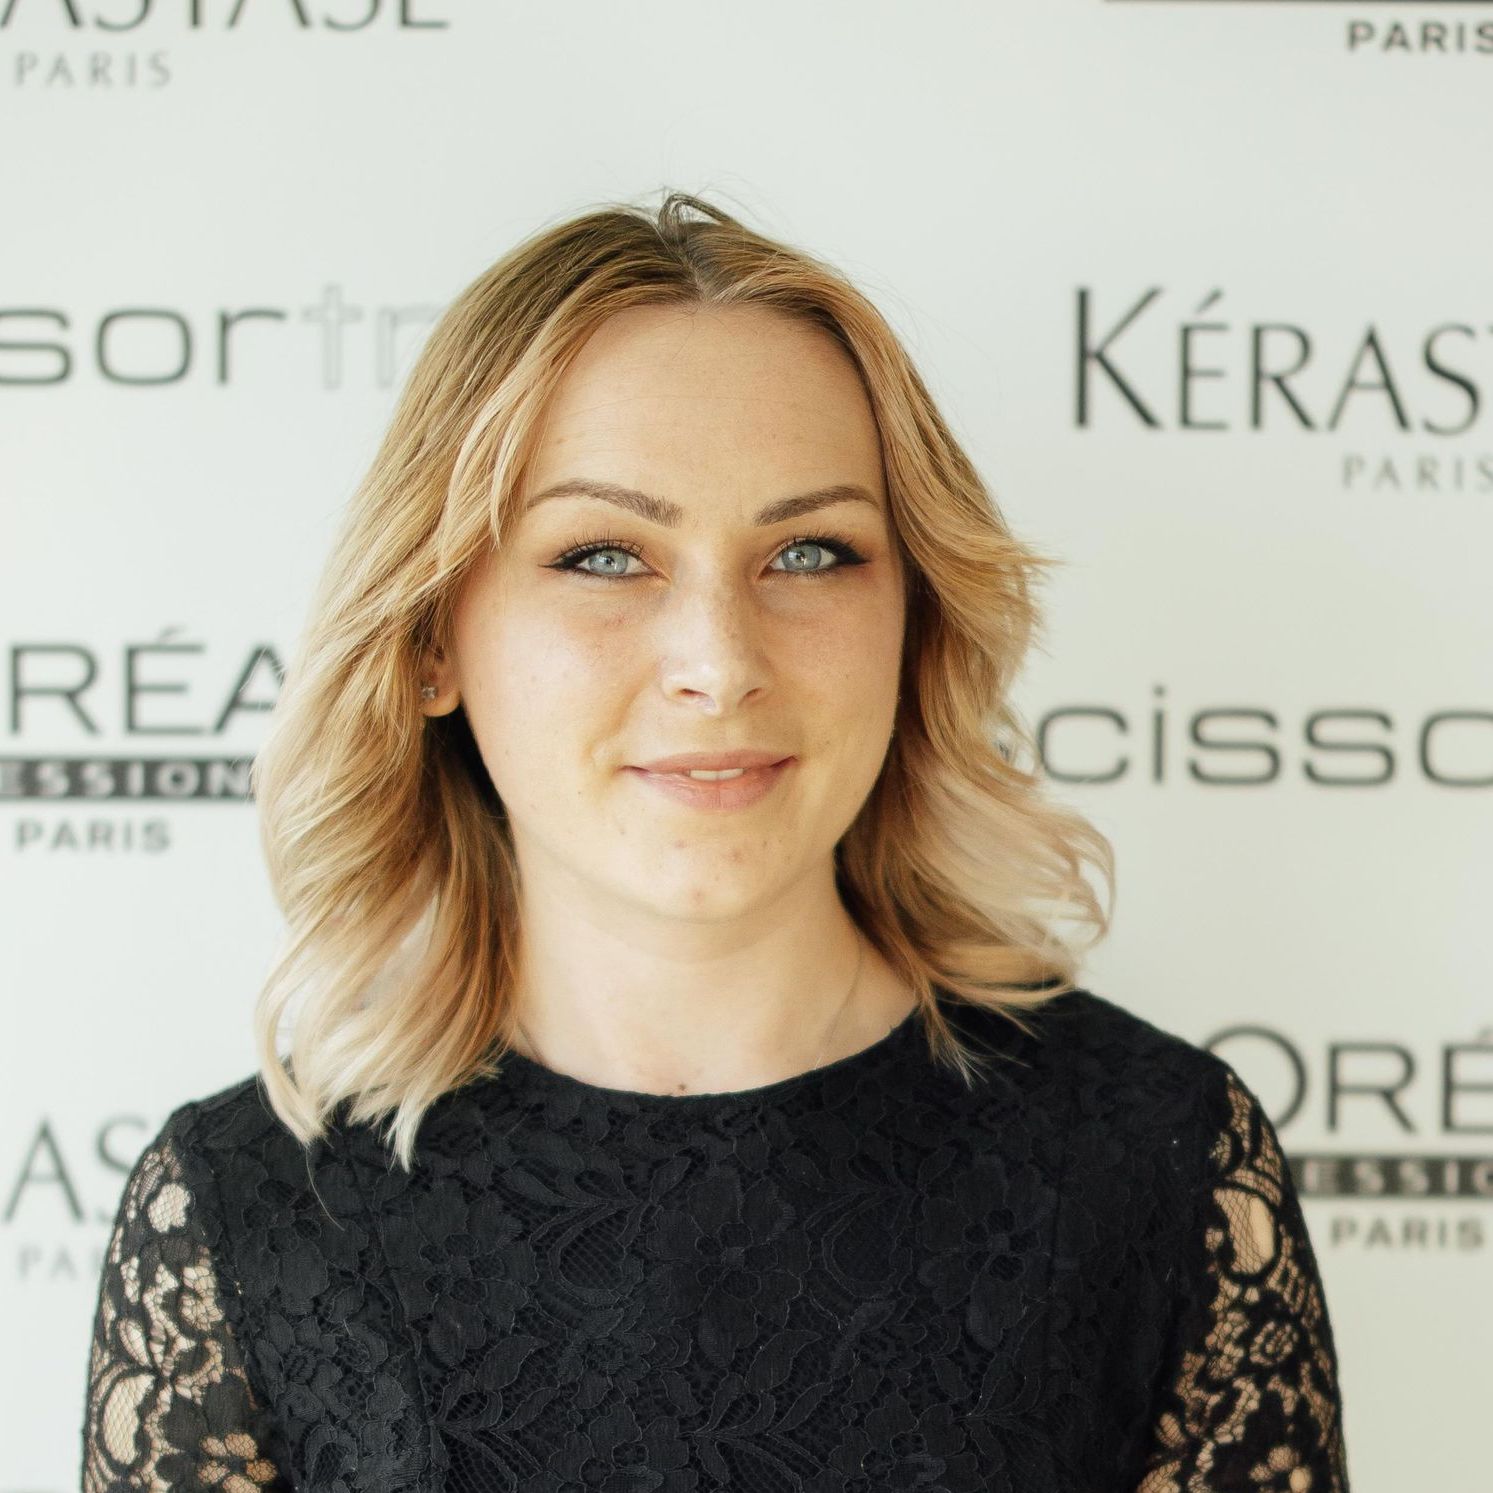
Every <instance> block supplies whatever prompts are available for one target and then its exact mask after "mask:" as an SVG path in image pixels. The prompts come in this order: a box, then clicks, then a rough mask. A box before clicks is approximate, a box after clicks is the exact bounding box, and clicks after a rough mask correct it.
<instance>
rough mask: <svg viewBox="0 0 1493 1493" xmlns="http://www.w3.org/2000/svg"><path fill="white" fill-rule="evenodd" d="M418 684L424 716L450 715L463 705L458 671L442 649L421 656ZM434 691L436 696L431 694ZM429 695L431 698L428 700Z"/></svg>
mask: <svg viewBox="0 0 1493 1493" xmlns="http://www.w3.org/2000/svg"><path fill="white" fill-rule="evenodd" d="M416 684H417V693H418V695H419V704H420V713H421V714H422V715H450V714H451V712H452V711H453V710H455V709H456V707H457V706H458V705H459V704H460V703H461V691H460V690H459V689H457V687H456V670H455V669H454V668H453V667H452V664H451V660H450V659H449V658H447V657H446V654H445V652H444V650H442V649H440V648H437V649H435V650H434V652H432V653H425V654H421V656H420V668H419V670H418V677H417V680H416ZM432 690H434V694H431V693H430V692H431V691H432ZM427 695H429V696H430V698H428V699H427V698H426V696H427Z"/></svg>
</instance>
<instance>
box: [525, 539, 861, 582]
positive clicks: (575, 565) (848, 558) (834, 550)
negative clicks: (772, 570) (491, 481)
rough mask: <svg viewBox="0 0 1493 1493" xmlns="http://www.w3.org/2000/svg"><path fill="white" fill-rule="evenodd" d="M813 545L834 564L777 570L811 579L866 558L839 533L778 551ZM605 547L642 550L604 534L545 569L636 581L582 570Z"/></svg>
mask: <svg viewBox="0 0 1493 1493" xmlns="http://www.w3.org/2000/svg"><path fill="white" fill-rule="evenodd" d="M809 544H812V545H815V546H817V547H818V548H820V549H823V550H826V551H828V552H829V553H830V554H832V555H834V556H835V564H833V565H827V566H824V567H822V568H820V569H818V570H785V571H779V572H778V574H780V575H801V576H807V577H810V578H818V577H820V576H828V575H833V574H834V573H835V572H836V571H839V570H845V569H849V568H851V567H853V566H856V565H864V564H865V563H866V557H865V556H864V555H863V554H861V552H860V551H859V550H858V549H856V547H855V546H854V545H853V544H852V543H851V542H850V540H849V539H847V538H845V536H844V535H842V534H800V535H799V536H798V537H797V538H796V539H790V540H789V541H788V543H787V544H785V545H784V546H783V549H782V550H779V551H778V553H779V554H782V553H783V550H790V549H794V548H796V547H797V546H799V545H809ZM608 550H617V551H619V552H621V553H622V554H626V555H631V556H632V557H633V558H634V559H641V558H642V555H643V551H642V549H641V547H640V546H638V545H636V544H633V543H631V542H630V541H629V540H626V539H616V538H612V537H610V536H608V535H603V536H602V537H601V538H600V539H593V540H588V541H587V542H586V543H584V544H576V545H573V546H571V548H569V549H567V550H566V551H565V552H564V553H563V554H562V555H560V556H559V557H558V558H556V559H555V560H553V561H551V562H550V563H549V564H548V565H547V566H546V567H545V568H546V569H547V570H560V571H571V572H574V573H575V574H576V575H583V576H587V577H589V578H591V579H593V580H599V581H610V580H621V581H631V580H637V579H638V577H637V576H635V575H624V574H621V573H617V574H614V575H605V574H603V573H602V572H601V571H597V570H584V569H582V568H581V562H582V561H583V560H586V559H588V558H589V557H590V556H592V555H595V554H601V553H604V552H606V551H608Z"/></svg>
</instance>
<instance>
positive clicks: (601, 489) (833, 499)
mask: <svg viewBox="0 0 1493 1493" xmlns="http://www.w3.org/2000/svg"><path fill="white" fill-rule="evenodd" d="M549 498H600V499H601V500H602V502H604V503H615V504H616V506H617V507H619V508H626V509H628V510H629V511H630V512H632V513H636V514H637V515H638V516H639V517H640V518H645V519H647V520H648V521H649V522H650V523H655V524H661V525H662V526H663V527H664V528H666V529H677V528H678V527H679V526H680V524H682V523H683V522H684V509H683V508H681V507H680V506H679V504H678V503H671V502H669V500H668V499H667V498H656V497H654V496H652V495H651V494H650V493H645V492H638V491H637V490H636V489H635V488H631V487H619V486H618V485H617V484H616V483H615V482H597V481H595V480H594V479H592V478H590V477H567V478H566V479H565V480H564V481H563V482H556V483H554V484H553V485H552V486H550V487H547V488H545V489H544V491H543V492H541V493H536V494H535V495H534V496H533V497H532V498H530V499H529V500H528V502H527V503H525V504H524V512H525V513H527V512H529V510H530V509H532V508H534V507H536V506H537V505H538V504H540V503H543V502H545V501H546V500H547V499H549ZM834 503H869V504H870V505H871V506H872V507H873V508H876V509H878V510H879V509H880V507H881V504H880V503H878V502H877V500H876V499H875V498H874V497H872V495H871V494H870V493H869V492H868V491H867V490H866V489H865V488H864V487H861V486H860V485H859V484H858V483H855V482H838V483H835V484H833V485H832V486H830V487H819V488H815V489H814V491H813V492H805V493H798V494H797V495H796V496H794V497H791V498H778V499H777V500H776V501H775V502H772V503H769V504H768V505H767V506H766V507H765V508H759V509H758V510H757V512H756V514H755V515H754V516H753V518H752V523H753V524H754V525H755V526H757V527H759V528H761V527H765V526H766V525H768V524H780V523H782V522H783V521H784V520H785V519H790V518H798V517H799V516H800V515H802V514H805V513H813V512H814V511H815V510H816V509H818V508H828V507H830V506H831V505H832V504H834Z"/></svg>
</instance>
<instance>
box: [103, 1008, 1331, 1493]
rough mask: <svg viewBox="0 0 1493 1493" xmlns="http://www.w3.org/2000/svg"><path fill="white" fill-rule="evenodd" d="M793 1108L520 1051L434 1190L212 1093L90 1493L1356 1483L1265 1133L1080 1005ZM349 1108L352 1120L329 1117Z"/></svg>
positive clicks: (444, 1150)
mask: <svg viewBox="0 0 1493 1493" xmlns="http://www.w3.org/2000/svg"><path fill="white" fill-rule="evenodd" d="M944 1001H945V1005H946V1007H947V1009H948V1011H949V1014H950V1018H951V1019H952V1020H954V1021H955V1022H957V1024H958V1025H959V1027H960V1029H961V1030H962V1031H963V1032H964V1033H966V1035H967V1036H968V1038H969V1040H970V1041H971V1042H972V1043H973V1044H975V1045H977V1046H978V1047H979V1048H980V1049H982V1050H985V1051H989V1052H992V1053H993V1054H994V1055H993V1056H992V1057H991V1058H990V1059H989V1066H988V1071H987V1072H986V1074H985V1076H984V1077H983V1078H982V1079H981V1080H980V1082H979V1083H978V1085H977V1086H976V1087H975V1088H974V1089H973V1090H971V1089H969V1088H968V1087H966V1085H965V1083H964V1080H963V1079H961V1078H960V1076H959V1075H958V1074H957V1073H954V1072H953V1071H952V1070H950V1069H947V1068H944V1067H942V1066H939V1065H937V1064H935V1063H934V1062H933V1060H932V1058H931V1056H930V1055H929V1053H928V1050H927V1048H926V1045H925V1042H924V1038H923V1033H922V1026H921V1020H920V1018H919V1017H918V1016H917V1014H916V1013H914V1014H913V1015H911V1016H909V1017H907V1018H906V1020H905V1021H903V1022H902V1024H901V1025H899V1026H897V1027H895V1028H893V1030H892V1031H891V1032H890V1033H888V1034H887V1035H886V1036H884V1037H883V1038H881V1039H880V1040H879V1041H877V1042H876V1043H874V1044H873V1045H872V1046H870V1047H867V1048H865V1049H863V1050H862V1051H861V1052H858V1053H855V1054H853V1055H852V1056H850V1057H847V1058H844V1059H842V1060H840V1061H838V1062H833V1063H830V1064H828V1065H826V1066H824V1067H821V1068H818V1069H815V1070H813V1071H811V1072H808V1073H805V1074H800V1075H798V1076H797V1077H794V1078H789V1079H786V1080H784V1081H782V1082H779V1083H774V1084H769V1085H766V1086H765V1087H761V1088H756V1089H749V1090H743V1091H737V1092H731V1093H723V1094H698V1095H685V1096H670V1095H649V1094H641V1093H632V1092H629V1091H625V1090H616V1089H607V1088H600V1087H596V1086H594V1085H590V1084H587V1083H584V1082H582V1081H580V1080H578V1079H573V1078H570V1077H568V1076H566V1075H564V1074H561V1073H558V1072H554V1071H552V1070H550V1069H548V1068H545V1067H542V1066H541V1065H539V1064H538V1063H536V1062H533V1061H531V1060H529V1059H527V1058H524V1057H522V1056H520V1055H518V1054H516V1053H510V1054H509V1055H508V1056H507V1057H506V1058H505V1059H504V1060H503V1063H502V1071H501V1074H500V1075H498V1076H494V1077H486V1078H481V1079H478V1080H477V1081H475V1082H474V1083H471V1084H468V1085H466V1086H464V1087H463V1088H461V1089H457V1090H453V1091H451V1092H449V1093H447V1094H445V1095H443V1096H442V1097H441V1098H440V1099H439V1100H438V1101H437V1102H436V1104H435V1105H434V1106H433V1108H432V1109H431V1110H429V1111H428V1112H427V1114H426V1116H425V1119H424V1121H423V1124H422V1128H421V1130H420V1140H419V1145H418V1151H417V1158H416V1159H417V1166H416V1169H415V1171H414V1173H413V1175H410V1174H407V1173H406V1172H405V1171H404V1170H403V1169H402V1168H401V1167H399V1166H398V1165H397V1164H393V1163H391V1162H390V1160H389V1158H388V1153H387V1150H386V1149H385V1148H384V1145H383V1143H382V1142H381V1141H380V1140H379V1139H378V1136H377V1133H376V1131H375V1130H374V1129H372V1128H371V1127H366V1126H349V1125H346V1124H339V1125H338V1126H337V1127H336V1128H335V1129H334V1131H333V1132H332V1134H331V1136H330V1137H329V1140H328V1141H327V1142H326V1143H322V1144H318V1145H317V1146H316V1147H314V1148H313V1150H312V1152H311V1153H310V1155H309V1157H308V1155H307V1153H305V1152H304V1151H303V1150H302V1149H301V1148H300V1147H299V1145H298V1144H297V1143H296V1142H295V1140H294V1138H293V1137H292V1136H291V1135H290V1133H289V1132H288V1131H287V1130H286V1129H285V1128H284V1127H283V1126H282V1125H281V1124H280V1122H279V1121H278V1120H277V1119H276V1118H275V1117H274V1115H273V1114H272V1112H271V1111H270V1110H269V1108H268V1106H267V1104H266V1103H265V1102H264V1100H263V1097H262V1093H261V1091H260V1089H259V1087H258V1084H257V1082H256V1080H255V1079H254V1078H252V1077H251V1078H249V1079H246V1080H244V1081H243V1082H241V1083H238V1084H236V1085H234V1086H233V1087H231V1088H228V1089H225V1090H224V1091H222V1092H221V1093H219V1094H216V1095H214V1096H212V1097H210V1098H207V1099H202V1100H199V1101H194V1102H191V1103H188V1104H184V1105H182V1106H181V1107H180V1108H179V1109H177V1110H175V1111H174V1112H173V1113H172V1114H171V1116H170V1117H169V1119H168V1120H167V1121H166V1122H165V1124H164V1126H163V1127H162V1129H161V1131H160V1132H159V1134H158V1135H157V1136H156V1138H155V1139H154V1140H153V1141H152V1142H151V1144H150V1145H149V1146H147V1148H146V1150H145V1151H144V1153H143V1154H142V1155H141V1157H140V1159H139V1161H138V1163H136V1165H135V1167H134V1170H133V1171H132V1173H131V1174H130V1177H129V1180H128V1183H127V1185H126V1187H125V1190H124V1195H123V1198H122V1201H121V1204H120V1208H119V1213H118V1217H117V1220H116V1223H115V1227H114V1230H113V1234H112V1237H111V1240H110V1243H109V1245H108V1249H107V1253H106V1256H105V1268H104V1273H103V1279H102V1282H101V1289H100V1292H99V1299H98V1311H97V1318H96V1322H95V1327H94V1333H93V1341H92V1356H91V1360H90V1365H89V1375H88V1394H87V1405H86V1415H85V1422H84V1427H83V1448H82V1454H83V1487H84V1489H85V1493H101V1490H104V1489H144V1488H152V1489H161V1488H166V1489H187V1488H191V1489H197V1488H213V1489H218V1490H220V1493H253V1490H256V1489H272V1490H283V1489H289V1488H301V1489H307V1490H315V1493H352V1490H358V1489H367V1490H374V1489H377V1490H381V1493H388V1490H395V1489H411V1490H415V1489H418V1490H430V1493H434V1490H449V1493H505V1490H520V1493H541V1490H543V1493H562V1490H563V1493H699V1490H704V1489H732V1490H735V1493H789V1490H804V1493H840V1490H850V1489H854V1490H858V1493H885V1490H889V1489H895V1490H903V1489H905V1490H927V1493H935V1490H936V1493H975V1490H979V1493H992V1490H1009V1493H1162V1490H1172V1489H1177V1490H1203V1489H1207V1490H1216V1493H1224V1490H1230V1493H1233V1490H1238V1493H1243V1490H1248V1493H1338V1490H1345V1489H1346V1488H1347V1486H1348V1485H1347V1473H1346V1456H1345V1452H1344V1444H1343V1426H1342V1408H1341V1400H1340V1397H1339V1389H1338V1380H1337V1361H1336V1356H1335V1351H1334V1346H1333V1337H1332V1330H1331V1327H1330V1325H1329V1320H1328V1315H1327V1310H1326V1305H1325V1301H1324V1297H1323V1290H1322V1284H1321V1280H1320V1277H1319V1275H1318V1270H1317V1265H1316V1261H1315V1259H1314V1256H1313V1253H1312V1246H1311V1243H1310V1240H1309V1238H1308V1234H1307V1229H1306V1225H1305V1223H1304V1221H1303V1218H1302V1213H1301V1208H1300V1205H1299V1202H1298V1199H1297V1195H1296V1192H1295V1190H1294V1187H1293V1184H1292V1181H1291V1174H1290V1172H1289V1170H1288V1169H1287V1167H1286V1165H1285V1164H1284V1161H1283V1157H1282V1154H1281V1151H1280V1148H1279V1144H1278V1139H1277V1136H1276V1133H1275V1131H1274V1129H1273V1127H1272V1126H1271V1123H1270V1121H1269V1120H1268V1118H1267V1117H1266V1116H1265V1114H1264V1113H1263V1111H1262V1110H1261V1108H1260V1105H1259V1103H1258V1101H1257V1099H1256V1098H1255V1096H1254V1095H1253V1094H1252V1093H1251V1091H1250V1090H1249V1089H1248V1088H1247V1087H1245V1085H1244V1084H1243V1082H1242V1081H1241V1080H1240V1078H1239V1076H1238V1075H1237V1074H1236V1073H1235V1071H1234V1070H1233V1069H1232V1068H1231V1067H1230V1066H1229V1065H1228V1064H1227V1063H1226V1062H1225V1061H1224V1060H1223V1059H1222V1058H1219V1057H1217V1056H1215V1055H1213V1054H1210V1053H1208V1052H1206V1051H1204V1050H1203V1049H1201V1048H1198V1047H1195V1046H1192V1045H1190V1044H1189V1043H1187V1042H1186V1041H1185V1040H1184V1039H1182V1038H1180V1037H1177V1036H1174V1035H1172V1034H1170V1033H1167V1032H1164V1031H1162V1030H1161V1029H1159V1028H1157V1027H1156V1026H1154V1025H1152V1024H1150V1023H1148V1022H1147V1021H1145V1020H1144V1019H1142V1018H1140V1017H1138V1016H1135V1015H1133V1014H1131V1013H1129V1012H1127V1011H1125V1010H1124V1009H1122V1008H1121V1007H1119V1006H1117V1005H1115V1004H1113V1003H1112V1002H1110V1001H1107V1000H1105V999H1104V998H1102V997H1100V996H1097V995H1095V994H1093V993H1092V992H1090V991H1086V990H1080V991H1077V992H1073V993H1070V994H1067V995H1063V996H1059V997H1057V998H1056V999H1055V1000H1052V1001H1050V1002H1049V1004H1048V1005H1047V1006H1046V1008H1044V1009H1043V1010H1042V1011H1040V1012H1038V1013H1037V1014H1036V1015H1034V1016H1032V1017H1030V1018H1029V1020H1030V1021H1031V1024H1032V1025H1033V1027H1034V1030H1035V1031H1036V1033H1037V1036H1036V1038H1035V1040H1034V1039H1033V1038H1032V1037H1028V1036H1027V1035H1026V1034H1024V1033H1022V1032H1020V1031H1018V1030H1017V1029H1016V1028H1015V1027H1014V1026H1013V1025H1012V1024H1011V1023H1010V1022H1008V1021H1006V1020H1005V1019H1004V1018H1001V1017H998V1016H994V1015H991V1014H990V1013H989V1012H986V1011H982V1010H978V1009H976V1008H973V1007H970V1006H968V1005H966V1004H963V1003H956V1002H955V1001H954V1000H953V998H952V997H944ZM340 1115H341V1112H340V1111H339V1118H340Z"/></svg>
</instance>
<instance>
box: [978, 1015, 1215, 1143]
mask: <svg viewBox="0 0 1493 1493" xmlns="http://www.w3.org/2000/svg"><path fill="white" fill-rule="evenodd" d="M1019 1015H1020V1018H1021V1020H1022V1022H1023V1023H1024V1024H1025V1025H1027V1026H1029V1027H1030V1028H1031V1029H1032V1036H1030V1037H1028V1036H1027V1035H1026V1034H1024V1033H1020V1032H1018V1031H1017V1029H1016V1028H1015V1027H1014V1026H1012V1024H1011V1022H1010V1021H1009V1020H1008V1019H1007V1018H1006V1017H1005V1016H1003V1015H1001V1014H1000V1013H999V1012H995V1011H989V1010H984V1009H979V1008H973V1007H969V1006H967V1005H964V1004H963V1003H960V1009H959V1014H958V1024H959V1027H960V1029H961V1031H964V1032H968V1033H973V1034H974V1035H975V1037H976V1040H977V1042H978V1043H980V1044H982V1045H986V1044H988V1045H993V1046H995V1047H996V1048H998V1049H999V1050H1003V1051H1008V1052H1010V1053H1012V1054H1013V1055H1014V1056H1016V1057H1017V1058H1018V1060H1019V1061H1020V1062H1021V1063H1022V1064H1023V1065H1024V1067H1025V1069H1026V1070H1027V1076H1026V1081H1025V1084H1024V1087H1025V1088H1026V1089H1027V1093H1028V1097H1029V1098H1030V1099H1031V1100H1032V1101H1033V1102H1034V1103H1037V1104H1039V1105H1041V1106H1043V1107H1048V1108H1050V1109H1051V1110H1052V1111H1053V1115H1052V1118H1053V1120H1054V1122H1055V1123H1059V1124H1062V1125H1063V1126H1064V1127H1065V1128H1068V1129H1072V1130H1080V1129H1091V1130H1093V1131H1094V1132H1096V1133H1099V1132H1104V1131H1108V1132H1109V1134H1110V1135H1111V1137H1121V1136H1128V1137H1130V1138H1132V1139H1134V1140H1135V1141H1136V1142H1137V1143H1144V1142H1145V1141H1146V1140H1147V1138H1148V1137H1156V1136H1160V1135H1166V1136H1168V1137H1175V1138H1177V1139H1178V1140H1179V1146H1180V1148H1181V1149H1185V1150H1186V1151H1187V1152H1188V1153H1189V1154H1196V1150H1197V1147H1196V1146H1195V1145H1188V1144H1185V1142H1186V1141H1187V1139H1188V1137H1192V1138H1194V1139H1196V1140H1197V1141H1199V1142H1204V1141H1206V1139H1207V1138H1208V1137H1209V1136H1211V1135H1212V1134H1214V1133H1215V1132H1216V1130H1217V1128H1218V1123H1219V1120H1220V1118H1221V1117H1222V1116H1223V1115H1225V1114H1226V1113H1227V1111H1228V1107H1229V1095H1230V1079H1231V1078H1232V1077H1234V1075H1233V1070H1232V1069H1231V1068H1230V1067H1229V1065H1228V1064H1227V1063H1226V1062H1225V1061H1224V1060H1223V1059H1222V1058H1220V1057H1218V1056H1217V1055H1216V1054H1214V1053H1212V1052H1209V1051H1208V1050H1207V1049H1206V1048H1204V1047H1200V1046H1198V1045H1197V1044H1196V1043H1195V1042H1192V1041H1190V1040H1189V1039H1188V1038H1186V1037H1184V1036H1182V1035H1180V1034H1179V1033H1178V1032H1175V1031H1172V1030H1171V1029H1170V1028H1168V1027H1167V1026H1165V1025H1163V1024H1162V1023H1160V1022H1159V1021H1155V1020H1151V1019H1150V1018H1148V1017H1145V1016H1142V1015H1141V1014H1140V1013H1139V1012H1137V1011H1134V1010H1132V1009H1130V1008H1128V1007H1127V1006H1125V1005H1122V1004H1121V1003H1120V1002H1118V1001H1115V1000H1112V999H1110V998H1108V997H1106V996H1103V995H1100V994H1099V993H1098V992H1096V991H1093V990H1090V989H1088V988H1086V987H1082V986H1080V987H1079V988H1078V989H1076V990H1071V991H1068V992H1065V993H1064V994H1062V995H1058V996H1054V997H1052V998H1051V999H1049V1000H1047V1001H1045V1002H1043V1003H1042V1004H1041V1005H1039V1006H1037V1007H1035V1008H1033V1009H1030V1010H1025V1011H1021V1012H1020V1013H1019ZM1013 1034H1014V1037H1013ZM1235 1087H1236V1088H1237V1080H1235Z"/></svg>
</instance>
